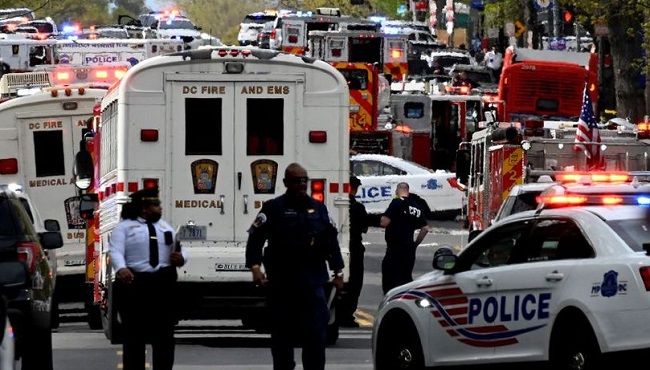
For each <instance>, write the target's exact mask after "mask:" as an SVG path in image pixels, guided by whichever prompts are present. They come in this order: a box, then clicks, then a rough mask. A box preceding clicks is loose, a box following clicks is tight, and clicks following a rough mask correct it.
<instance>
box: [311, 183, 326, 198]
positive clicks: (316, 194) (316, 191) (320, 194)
mask: <svg viewBox="0 0 650 370" xmlns="http://www.w3.org/2000/svg"><path fill="white" fill-rule="evenodd" d="M311 197H312V198H314V199H316V200H317V201H320V202H325V179H312V180H311Z"/></svg>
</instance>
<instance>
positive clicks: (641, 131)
mask: <svg viewBox="0 0 650 370" xmlns="http://www.w3.org/2000/svg"><path fill="white" fill-rule="evenodd" d="M636 138H637V139H650V122H640V123H639V124H638V125H637V132H636Z"/></svg>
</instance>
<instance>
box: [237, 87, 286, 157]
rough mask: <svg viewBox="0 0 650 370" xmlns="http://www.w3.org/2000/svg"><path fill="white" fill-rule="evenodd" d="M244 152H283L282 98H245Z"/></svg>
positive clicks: (270, 153) (264, 153)
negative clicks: (245, 138)
mask: <svg viewBox="0 0 650 370" xmlns="http://www.w3.org/2000/svg"><path fill="white" fill-rule="evenodd" d="M246 137H247V140H246V154H247V155H282V154H284V99H281V98H280V99H278V98H273V99H247V100H246Z"/></svg>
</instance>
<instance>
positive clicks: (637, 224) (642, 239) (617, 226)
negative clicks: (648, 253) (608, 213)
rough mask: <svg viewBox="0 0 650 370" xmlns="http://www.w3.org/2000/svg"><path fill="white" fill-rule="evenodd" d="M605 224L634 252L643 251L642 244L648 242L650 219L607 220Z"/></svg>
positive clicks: (649, 239) (649, 237) (649, 240)
mask: <svg viewBox="0 0 650 370" xmlns="http://www.w3.org/2000/svg"><path fill="white" fill-rule="evenodd" d="M606 223H607V225H609V227H611V228H612V230H614V232H616V234H618V235H619V236H620V237H621V238H622V239H623V240H624V241H625V243H627V245H629V246H630V248H632V249H633V250H634V251H636V252H643V251H644V250H643V244H644V243H650V219H649V218H648V217H644V218H639V219H628V220H607V221H606Z"/></svg>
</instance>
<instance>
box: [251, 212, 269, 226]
mask: <svg viewBox="0 0 650 370" xmlns="http://www.w3.org/2000/svg"><path fill="white" fill-rule="evenodd" d="M265 222H266V215H265V214H264V213H262V212H260V213H258V214H257V217H255V221H253V227H260V226H262V224H264V223H265Z"/></svg>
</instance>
